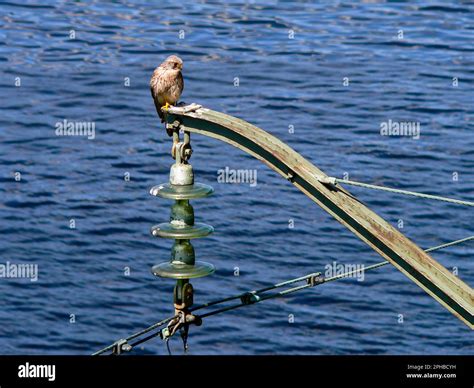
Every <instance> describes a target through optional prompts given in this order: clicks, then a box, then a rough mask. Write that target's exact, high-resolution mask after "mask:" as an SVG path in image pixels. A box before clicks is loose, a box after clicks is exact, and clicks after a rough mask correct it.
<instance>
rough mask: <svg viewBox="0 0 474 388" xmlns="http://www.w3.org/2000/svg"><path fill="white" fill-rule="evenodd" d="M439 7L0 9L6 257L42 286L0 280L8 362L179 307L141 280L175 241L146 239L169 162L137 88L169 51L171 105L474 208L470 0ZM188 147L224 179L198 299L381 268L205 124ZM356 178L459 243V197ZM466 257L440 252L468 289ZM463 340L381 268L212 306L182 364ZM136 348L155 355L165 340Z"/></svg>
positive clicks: (160, 209)
mask: <svg viewBox="0 0 474 388" xmlns="http://www.w3.org/2000/svg"><path fill="white" fill-rule="evenodd" d="M453 4H454V5H450V4H449V2H444V1H439V2H429V1H423V2H418V3H417V2H409V3H388V4H385V3H378V4H367V3H365V4H364V3H361V4H349V3H341V2H327V3H321V4H312V3H311V2H297V3H293V2H286V1H285V2H275V1H258V2H257V1H228V2H226V3H225V4H219V3H217V2H203V1H195V2H176V1H174V2H148V1H147V2H145V1H143V2H141V1H137V2H129V1H115V2H113V3H112V2H111V3H108V2H107V3H106V2H104V3H100V2H95V1H92V2H63V1H59V2H53V1H44V2H30V1H13V0H12V1H6V2H1V6H0V24H1V28H0V70H1V74H2V77H1V79H0V84H1V88H0V101H1V113H2V114H1V116H0V166H1V176H0V180H1V185H0V192H1V196H0V229H1V240H0V241H1V252H2V255H1V263H6V262H7V261H9V262H11V263H35V264H38V266H39V279H38V281H37V282H30V281H29V280H28V279H0V295H1V298H0V305H1V308H0V345H1V353H6V354H17V353H27V354H32V353H41V354H42V353H47V354H57V353H59V354H89V353H91V352H92V351H94V350H97V349H98V348H100V347H102V346H105V345H107V344H108V343H110V342H112V341H114V340H116V339H118V338H122V337H124V336H126V335H128V334H131V333H133V332H135V331H137V330H139V329H142V328H144V327H146V326H147V325H149V324H152V323H154V322H155V321H158V320H160V319H162V318H163V317H166V316H169V315H170V313H171V312H172V305H171V298H172V289H173V284H172V283H173V282H172V281H168V280H161V279H156V278H154V277H153V276H152V275H151V273H150V267H151V266H152V265H153V264H155V263H158V262H160V261H166V260H168V258H169V251H170V247H171V243H170V241H164V240H158V239H154V238H153V237H151V235H150V233H149V228H150V226H152V225H153V224H156V223H158V222H163V221H166V220H167V218H168V215H169V208H170V202H169V201H166V200H160V199H157V198H154V197H152V196H150V195H149V194H148V190H149V188H150V187H151V186H153V185H155V184H158V183H162V182H165V181H167V179H168V171H169V166H170V164H171V162H172V159H171V158H170V156H169V149H170V139H169V138H168V136H167V135H166V134H165V133H164V131H163V129H162V127H161V125H160V124H159V122H158V120H157V117H156V112H155V108H154V106H153V103H152V100H151V97H150V92H149V89H148V80H149V78H150V75H151V73H152V71H153V69H154V68H155V67H156V66H157V65H158V64H159V63H160V62H161V61H162V60H163V59H164V58H165V57H166V56H167V55H169V54H171V53H176V54H179V55H180V56H181V57H182V58H183V60H184V63H185V65H184V77H185V82H186V87H185V91H184V94H183V96H182V100H183V101H185V102H188V103H190V102H197V103H200V104H202V105H204V106H206V107H209V108H212V109H215V110H219V111H222V112H226V113H229V114H231V115H234V116H238V117H240V118H243V119H245V120H247V121H250V122H252V123H254V124H256V125H257V126H259V127H261V128H264V129H265V130H267V131H269V132H270V133H272V134H273V135H275V136H277V137H279V138H280V139H282V140H283V141H284V142H286V143H288V144H289V145H290V146H291V147H293V148H294V149H296V150H297V151H298V152H300V153H302V154H303V155H304V156H305V157H307V158H308V159H310V160H311V161H312V162H314V163H315V164H316V165H318V166H319V167H320V168H321V169H322V170H323V171H325V172H327V173H328V174H330V175H333V176H343V175H344V174H345V173H348V174H349V176H350V178H352V179H354V180H361V181H366V182H371V183H376V184H383V185H387V186H393V187H397V188H402V189H409V190H416V191H421V192H427V193H439V194H440V195H445V196H452V197H457V198H463V199H473V198H474V192H473V191H474V170H473V167H474V134H473V131H474V121H473V120H474V112H473V101H474V93H473V87H474V47H473V42H474V16H473V15H474V14H473V12H474V7H473V6H472V5H468V4H467V3H463V2H455V3H453ZM74 35H75V36H74ZM72 38H74V39H72ZM291 38H293V39H291ZM346 77H347V79H346V81H347V82H346V83H345V84H346V85H345V84H344V79H345V78H346ZM236 78H238V83H239V86H235V81H236ZM455 79H457V81H458V83H456V80H455ZM128 82H129V83H128ZM127 85H128V86H127ZM63 120H68V121H73V122H74V121H90V122H94V123H95V131H96V132H95V138H94V139H87V138H85V137H59V136H56V134H55V125H56V123H57V122H62V121H63ZM388 120H392V121H394V122H400V121H409V122H418V123H420V128H421V136H420V138H419V139H413V138H410V137H387V136H381V134H380V126H381V123H383V122H387V121H388ZM289 129H294V131H292V130H289ZM292 132H293V133H292ZM193 147H194V154H193V157H192V163H193V166H194V169H195V175H196V177H197V180H199V181H201V182H203V183H207V184H211V185H213V186H214V188H215V190H216V193H215V195H214V196H212V197H210V198H207V199H202V200H199V201H194V206H195V212H196V217H197V218H198V219H199V220H201V221H205V222H207V223H209V224H211V225H213V226H214V227H215V229H216V232H215V234H214V235H212V236H211V237H209V238H206V239H201V240H199V241H196V242H195V244H194V245H195V248H196V252H197V256H198V258H200V259H204V260H206V261H209V262H212V263H214V264H215V266H216V267H217V272H216V274H215V275H213V276H210V277H207V278H204V279H198V280H196V281H194V282H193V284H194V286H195V289H196V295H195V301H196V303H200V302H204V301H208V300H211V299H214V298H216V297H224V296H227V295H231V294H235V293H237V292H241V291H246V290H250V289H255V288H258V287H261V286H264V285H268V284H270V283H272V282H278V281H282V280H285V279H288V278H291V277H296V276H301V275H304V274H306V273H310V272H313V271H324V270H325V265H326V264H328V263H332V262H334V261H336V262H337V263H340V264H354V263H375V262H377V261H380V257H378V255H377V254H375V253H374V252H372V250H371V249H370V248H369V247H367V246H366V245H365V244H364V243H362V242H360V241H359V240H358V239H357V238H356V237H355V236H353V235H352V234H351V233H350V232H349V231H347V230H346V229H345V228H344V227H342V226H341V225H340V224H338V223H337V222H336V221H334V220H333V219H332V218H331V217H330V216H329V215H328V214H326V213H325V212H324V211H323V210H321V209H320V208H319V207H318V206H316V205H315V204H314V203H313V202H311V201H310V200H309V199H308V198H307V197H305V196H304V195H303V194H302V193H300V192H299V191H298V190H297V189H295V188H294V187H293V186H292V185H291V184H290V183H288V182H286V181H284V180H282V179H281V178H280V177H279V176H277V175H276V173H274V172H273V171H271V170H269V169H268V168H267V167H266V166H264V165H263V164H261V163H259V162H258V161H256V160H254V159H253V158H251V157H250V156H247V155H244V154H243V153H242V152H241V151H239V150H237V149H235V148H233V147H231V146H230V145H226V144H224V143H221V142H218V141H216V140H212V139H210V138H204V137H199V136H194V137H193ZM226 166H227V167H229V168H231V169H256V170H257V173H258V184H257V185H256V186H255V187H251V186H250V185H248V184H221V183H218V182H217V171H218V170H219V169H222V168H225V167H226ZM17 173H20V174H21V180H19V181H18V180H17V179H18V178H19V177H20V175H18V174H17ZM127 174H129V175H130V180H129V181H127V180H126V179H124V177H125V176H127ZM350 190H351V192H353V193H354V194H356V195H358V196H359V197H360V198H361V199H362V200H363V201H364V202H365V203H367V204H368V205H369V206H371V207H372V208H373V209H374V210H376V211H377V212H379V213H380V214H381V215H382V216H383V217H385V218H386V219H387V220H388V221H390V222H391V223H393V224H394V225H398V226H401V227H402V231H403V233H405V234H406V235H407V236H408V237H410V238H411V239H413V240H414V241H415V242H417V243H418V244H419V245H420V246H422V247H430V246H433V245H437V244H440V243H443V242H446V241H450V240H454V239H457V238H462V237H465V236H468V235H470V234H472V211H471V210H470V208H467V209H466V208H462V207H461V208H460V207H459V206H456V205H451V204H444V203H438V202H429V201H428V202H427V201H424V200H421V199H413V198H411V197H400V196H396V195H393V194H388V193H381V192H372V191H366V190H364V189H358V188H350ZM71 220H74V222H75V228H70V226H71ZM290 224H291V225H293V224H294V227H293V228H290V227H289V226H290ZM472 252H473V245H472V244H471V245H469V244H466V245H464V246H459V247H454V248H452V249H449V250H445V251H442V252H441V251H440V252H437V253H434V254H433V256H434V257H435V258H436V259H437V260H439V261H440V262H441V263H442V264H443V265H445V266H446V267H447V268H449V269H450V270H453V269H455V268H457V271H458V275H459V276H460V277H461V278H462V279H463V280H464V281H465V282H467V283H469V284H471V285H472V284H474V267H473V263H472ZM125 267H129V268H130V271H131V273H130V276H125V275H124V268H125ZM235 267H239V268H240V276H239V277H236V276H234V268H235ZM71 314H74V317H75V323H70V318H71ZM291 314H292V315H293V317H294V322H293V323H289V316H290V315H291ZM401 315H403V323H400V322H399V321H400V317H401ZM171 347H172V349H173V351H174V352H175V353H178V354H179V353H180V352H181V345H180V343H179V341H178V339H176V340H174V341H172V343H171ZM473 350H474V345H473V337H472V334H471V333H470V331H469V330H468V329H467V327H466V326H464V325H463V324H462V323H461V322H460V321H459V320H458V319H456V318H455V317H454V316H453V315H451V314H450V313H449V312H448V311H447V310H445V309H444V308H443V307H441V306H440V305H439V304H438V303H437V302H435V301H434V300H432V299H431V298H430V297H428V296H427V295H426V294H425V293H424V292H423V291H422V290H421V289H419V288H418V287H417V286H416V285H414V284H413V283H412V282H410V281H409V280H408V279H407V278H406V277H405V276H404V275H402V274H401V273H399V272H398V271H397V270H396V269H395V268H393V267H391V266H387V267H383V268H380V269H378V270H376V271H374V272H371V273H367V274H366V277H365V280H364V281H357V279H346V280H343V281H339V282H333V283H330V284H326V285H323V286H321V287H317V288H315V289H312V290H308V291H304V292H300V293H297V294H295V295H294V296H291V297H288V298H286V299H280V300H274V301H268V302H265V303H262V304H259V305H258V306H252V307H249V308H245V309H240V310H236V311H233V312H228V313H226V314H223V315H218V316H215V317H213V318H210V319H209V320H206V321H205V323H204V325H203V326H202V327H201V328H192V329H191V338H190V352H191V353H192V354H287V353H288V354H420V353H422V354H440V353H441V354H442V353H449V354H453V353H454V354H472V353H473ZM138 351H139V353H141V354H166V348H165V346H164V344H163V343H162V342H161V341H160V340H155V341H151V342H149V343H147V344H146V345H145V347H144V348H142V349H138Z"/></svg>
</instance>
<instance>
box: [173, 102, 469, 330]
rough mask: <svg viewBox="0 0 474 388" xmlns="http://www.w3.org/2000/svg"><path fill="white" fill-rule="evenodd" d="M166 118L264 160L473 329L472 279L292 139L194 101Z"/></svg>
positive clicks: (175, 109)
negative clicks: (334, 178)
mask: <svg viewBox="0 0 474 388" xmlns="http://www.w3.org/2000/svg"><path fill="white" fill-rule="evenodd" d="M166 120H167V123H168V125H175V126H176V125H179V126H180V128H181V129H184V130H185V131H189V132H194V133H198V134H201V135H206V136H210V137H212V138H215V139H218V140H222V141H224V142H226V143H229V144H231V145H233V146H235V147H237V148H239V149H241V150H243V151H245V152H247V153H249V154H250V155H252V156H254V157H255V158H257V159H258V160H260V161H262V162H264V163H265V164H266V165H268V166H269V167H270V168H272V169H273V170H275V171H276V172H278V173H279V174H280V175H282V176H283V177H284V178H286V179H288V180H289V181H290V182H292V183H293V184H294V185H295V186H296V187H297V188H299V189H300V190H301V191H302V192H303V193H304V194H305V195H307V196H308V197H309V198H311V199H312V200H313V201H314V202H316V203H317V204H318V205H319V206H321V207H322V208H323V209H324V210H326V211H327V212H328V213H329V214H331V215H332V216H333V217H334V218H336V219H337V220H338V221H339V222H340V223H341V224H343V225H344V226H345V227H347V228H348V229H349V230H350V231H352V232H353V233H354V234H355V235H356V236H357V237H359V238H360V239H361V240H362V241H364V242H365V243H367V244H368V245H369V246H370V247H372V248H373V249H374V250H375V251H376V252H378V253H379V254H380V255H381V256H382V257H384V258H385V259H386V260H388V261H389V262H390V263H392V264H393V265H394V266H395V267H396V268H397V269H398V270H400V271H401V272H402V273H403V274H405V275H406V276H407V277H408V278H409V279H411V280H412V281H413V282H415V283H416V284H417V285H418V286H420V287H421V288H422V289H424V290H425V291H426V292H427V293H428V294H429V295H430V296H431V297H433V298H434V299H436V300H437V301H438V302H439V303H441V304H442V305H443V306H444V307H446V308H447V309H448V310H449V311H450V312H451V313H453V314H454V315H456V316H457V317H458V318H459V319H460V320H462V321H463V322H464V323H465V324H467V325H468V326H469V327H470V328H471V329H474V317H473V314H474V293H473V290H472V288H471V287H469V285H467V284H466V283H464V282H463V281H462V280H461V279H459V278H458V277H456V276H454V275H453V274H452V273H451V272H450V271H448V270H447V269H446V268H445V267H443V266H442V265H441V264H440V263H438V262H437V261H436V260H434V259H433V258H432V257H430V256H429V255H428V254H427V253H426V252H424V251H423V249H421V248H420V247H418V246H417V245H416V244H415V243H413V242H412V241H411V240H409V239H408V238H407V237H405V236H404V235H403V234H402V233H400V232H399V231H398V230H397V229H396V228H394V227H393V226H391V225H390V224H389V223H388V222H387V221H385V220H384V219H383V218H381V217H380V216H379V215H377V214H376V213H374V212H373V211H372V210H370V209H368V208H367V207H366V206H365V205H364V204H363V203H361V202H360V201H359V200H358V199H357V198H355V197H354V196H353V195H351V194H350V193H349V192H348V191H346V190H344V189H342V188H341V187H340V186H335V185H333V184H331V183H330V182H329V181H325V179H326V178H328V176H327V175H326V174H325V173H324V172H322V171H321V170H319V169H318V168H317V167H316V166H315V165H313V164H312V163H311V162H309V161H308V160H307V159H305V158H303V157H302V156H301V155H300V154H298V153H297V152H296V151H294V150H293V149H292V148H290V147H289V146H288V145H286V144H285V143H283V142H282V141H280V140H279V139H277V138H276V137H274V136H272V135H270V134H269V133H268V132H265V131H263V130H262V129H260V128H258V127H256V126H254V125H252V124H249V123H247V122H246V121H243V120H240V119H238V118H235V117H232V116H229V115H225V114H223V113H220V112H216V111H213V110H210V109H206V108H203V107H202V106H200V105H196V104H192V105H188V106H184V107H171V108H169V110H168V111H167V112H166Z"/></svg>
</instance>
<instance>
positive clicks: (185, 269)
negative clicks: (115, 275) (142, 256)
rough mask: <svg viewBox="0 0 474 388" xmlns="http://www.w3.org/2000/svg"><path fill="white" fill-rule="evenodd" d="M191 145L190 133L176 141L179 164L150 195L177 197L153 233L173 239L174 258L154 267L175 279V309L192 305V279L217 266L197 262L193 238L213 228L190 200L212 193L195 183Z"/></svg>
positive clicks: (159, 272)
mask: <svg viewBox="0 0 474 388" xmlns="http://www.w3.org/2000/svg"><path fill="white" fill-rule="evenodd" d="M190 150H191V148H190V145H189V134H187V142H186V143H181V142H179V143H178V142H175V143H174V146H173V156H174V157H175V159H176V163H174V164H173V165H172V166H171V170H170V180H169V183H165V184H161V185H158V186H155V187H153V188H152V189H151V190H150V194H151V195H154V196H157V197H161V198H166V199H171V200H174V201H175V202H174V204H173V205H172V207H171V215H170V220H169V222H166V223H162V224H158V225H155V226H153V227H152V228H151V233H152V235H153V236H155V237H162V238H169V239H174V240H175V241H174V244H173V246H172V248H171V258H170V260H169V261H168V262H164V263H160V264H156V265H155V266H153V267H152V270H151V271H152V273H153V274H154V275H155V276H159V277H163V278H171V279H176V280H177V283H176V287H175V289H174V306H175V310H176V312H180V311H184V312H186V311H187V309H189V307H190V306H191V305H192V304H193V288H192V285H191V284H190V283H189V279H193V278H199V277H204V276H208V275H210V274H212V273H213V272H214V271H215V268H214V266H213V265H212V264H209V263H206V262H204V261H196V255H195V251H194V247H193V246H192V244H191V240H192V239H195V238H201V237H206V236H208V235H209V234H211V233H212V232H213V231H214V228H213V227H212V226H210V225H207V224H204V223H201V222H195V220H194V209H193V207H192V205H191V204H190V202H189V201H190V200H191V199H198V198H204V197H207V196H209V195H211V194H212V193H213V191H214V189H213V188H212V187H211V186H208V185H205V184H202V183H195V182H194V173H193V168H192V166H191V164H189V163H188V161H187V160H188V159H189V157H190V154H191V152H190Z"/></svg>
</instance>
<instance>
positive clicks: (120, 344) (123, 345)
mask: <svg viewBox="0 0 474 388" xmlns="http://www.w3.org/2000/svg"><path fill="white" fill-rule="evenodd" d="M130 350H132V345H130V344H129V343H128V341H127V340H126V339H119V340H118V341H117V342H115V344H114V347H113V348H112V354H114V355H116V356H118V355H120V354H122V353H123V352H129V351H130Z"/></svg>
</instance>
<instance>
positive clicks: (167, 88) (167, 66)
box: [150, 55, 184, 122]
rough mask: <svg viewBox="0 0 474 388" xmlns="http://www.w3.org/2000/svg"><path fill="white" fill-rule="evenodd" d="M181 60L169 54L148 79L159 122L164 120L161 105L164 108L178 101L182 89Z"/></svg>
mask: <svg viewBox="0 0 474 388" xmlns="http://www.w3.org/2000/svg"><path fill="white" fill-rule="evenodd" d="M182 68H183V61H182V60H181V58H179V57H178V56H176V55H170V56H169V57H168V58H166V60H165V61H164V62H163V63H162V64H161V65H160V66H158V67H157V68H156V69H155V71H154V72H153V75H152V76H151V80H150V90H151V95H152V97H153V100H154V101H155V107H156V111H157V113H158V116H160V119H161V122H164V121H165V118H164V114H163V112H162V111H161V108H162V107H165V108H166V109H167V108H168V107H169V106H170V105H174V104H176V103H177V102H178V100H179V97H180V96H181V93H182V92H183V89H184V80H183V75H182V74H181V69H182Z"/></svg>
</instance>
